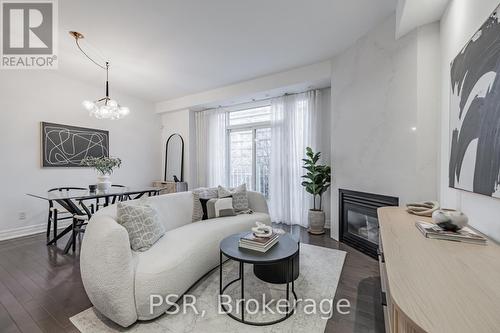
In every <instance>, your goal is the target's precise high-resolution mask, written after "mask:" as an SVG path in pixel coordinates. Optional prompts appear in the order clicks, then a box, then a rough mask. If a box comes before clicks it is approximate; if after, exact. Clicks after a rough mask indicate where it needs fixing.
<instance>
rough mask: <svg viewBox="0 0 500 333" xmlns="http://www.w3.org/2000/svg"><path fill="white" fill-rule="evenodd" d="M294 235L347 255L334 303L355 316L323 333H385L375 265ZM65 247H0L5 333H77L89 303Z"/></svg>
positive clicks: (26, 241) (37, 243)
mask: <svg viewBox="0 0 500 333" xmlns="http://www.w3.org/2000/svg"><path fill="white" fill-rule="evenodd" d="M295 232H298V233H300V237H301V241H302V242H303V243H308V244H313V245H317V246H324V247H328V248H333V249H339V250H343V251H346V252H347V256H346V260H345V264H344V269H343V271H342V275H341V278H340V282H339V285H338V288H337V293H336V296H335V302H337V300H339V299H342V298H345V299H348V300H349V302H350V303H351V312H350V314H348V315H341V314H339V313H337V312H335V314H334V315H333V317H332V318H331V319H329V320H328V323H327V326H326V330H325V332H328V333H333V332H341V333H344V332H356V333H358V332H384V319H383V313H382V307H381V305H380V304H381V303H380V277H379V270H378V263H377V261H376V260H374V259H372V258H370V257H368V256H366V255H364V254H362V253H360V252H358V251H356V250H354V249H353V248H351V247H349V246H347V245H344V244H341V243H339V242H336V241H334V240H333V239H331V238H330V237H328V236H326V235H321V236H313V235H310V234H308V233H307V231H306V230H305V229H303V228H299V229H295ZM65 241H66V239H62V240H61V241H59V242H58V246H59V248H57V247H54V246H49V247H47V246H45V235H44V234H39V235H33V236H28V237H23V238H17V239H11V240H7V241H1V242H0V332H1V333H10V332H50V333H57V332H78V330H77V329H76V328H75V327H74V326H73V325H72V324H71V322H70V321H69V318H70V317H72V316H74V315H75V314H77V313H79V312H81V311H83V310H85V309H87V308H89V307H90V306H91V303H90V301H89V299H88V298H87V295H86V294H85V290H84V288H83V284H82V281H81V279H80V266H79V253H78V251H77V253H76V254H70V255H64V254H63V251H62V249H61V248H62V247H63V246H64V244H65ZM325 283H326V281H325Z"/></svg>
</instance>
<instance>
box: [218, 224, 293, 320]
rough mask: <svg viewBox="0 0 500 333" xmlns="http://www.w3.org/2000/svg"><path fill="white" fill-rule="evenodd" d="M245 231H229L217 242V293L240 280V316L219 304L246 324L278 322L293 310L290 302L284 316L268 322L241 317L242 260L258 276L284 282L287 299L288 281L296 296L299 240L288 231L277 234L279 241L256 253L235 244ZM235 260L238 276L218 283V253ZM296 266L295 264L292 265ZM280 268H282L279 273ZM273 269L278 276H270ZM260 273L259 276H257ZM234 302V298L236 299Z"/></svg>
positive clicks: (243, 315)
mask: <svg viewBox="0 0 500 333" xmlns="http://www.w3.org/2000/svg"><path fill="white" fill-rule="evenodd" d="M247 233H248V232H243V233H239V234H235V235H231V236H229V237H227V238H224V239H223V240H222V242H221V243H220V257H219V297H220V296H222V295H223V294H224V291H225V290H226V289H227V288H228V287H229V286H230V285H232V284H233V283H235V282H237V281H241V296H240V307H241V308H240V311H241V318H239V317H236V316H235V315H234V314H232V313H230V312H229V311H228V310H227V308H226V306H225V305H224V304H221V308H222V309H223V310H224V312H225V313H226V314H227V315H228V316H229V317H231V318H233V319H234V320H237V321H239V322H241V323H244V324H248V325H256V326H265V325H273V324H276V323H279V322H281V321H283V320H285V319H287V318H288V317H290V316H291V315H292V314H293V313H294V308H293V307H292V309H290V304H289V303H288V305H287V311H286V314H285V316H284V317H282V318H280V319H277V320H273V321H268V322H253V321H248V320H245V278H244V274H243V268H244V264H245V263H247V264H253V265H254V272H255V274H256V276H257V277H259V278H260V279H262V280H264V281H267V282H271V283H283V284H285V283H286V300H287V301H288V302H290V283H291V285H292V288H291V290H292V294H293V297H294V298H295V300H297V294H295V284H294V281H295V279H296V278H297V277H298V275H299V267H298V257H299V248H300V246H299V242H297V241H296V240H295V239H293V238H292V237H291V236H290V235H289V234H283V235H281V236H280V238H279V241H278V243H277V244H275V245H274V246H273V247H272V248H270V249H269V250H268V251H267V252H265V253H260V252H257V251H253V250H248V249H243V248H240V247H239V246H238V244H239V240H240V238H241V237H243V236H245V235H246V234H247ZM223 255H224V256H226V257H228V258H229V259H232V260H234V261H237V262H239V276H238V278H236V279H234V280H233V281H231V282H229V283H228V284H226V285H225V286H224V285H223V283H222V262H223V261H222V256H223ZM294 266H297V267H294ZM280 272H282V273H281V274H280ZM274 273H277V276H278V277H274V278H273V277H272V274H274ZM259 275H260V276H259ZM236 304H237V302H236Z"/></svg>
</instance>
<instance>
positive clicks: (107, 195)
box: [26, 187, 161, 253]
mask: <svg viewBox="0 0 500 333" xmlns="http://www.w3.org/2000/svg"><path fill="white" fill-rule="evenodd" d="M160 190H161V189H160V188H158V187H111V188H110V189H108V190H96V191H91V190H76V189H72V190H67V191H66V190H65V191H47V192H40V193H36V192H34V193H26V194H27V195H28V196H31V197H34V198H38V199H42V200H46V201H52V202H57V203H58V204H59V205H61V206H62V207H63V208H64V209H66V211H67V212H68V213H70V214H71V215H73V216H74V217H76V216H85V215H86V216H87V217H88V218H89V219H90V218H91V216H92V214H93V213H94V211H93V210H92V209H90V208H89V207H88V206H87V205H86V204H85V202H89V201H90V200H98V199H102V200H104V204H103V206H108V205H109V204H110V202H111V201H112V199H113V198H120V199H125V200H135V199H139V198H141V197H143V196H145V195H147V196H155V195H158V194H159V192H160ZM120 199H119V200H120ZM74 223H75V221H73V223H72V224H70V225H69V226H67V227H66V228H65V229H64V230H62V231H61V232H59V233H58V234H57V235H56V236H55V237H54V238H53V239H51V240H50V241H49V242H48V243H47V245H52V244H55V243H56V242H57V240H58V239H60V238H61V237H63V236H64V235H66V234H68V233H69V232H72V230H73V228H74ZM75 242H76V240H75V237H74V233H73V237H70V238H69V240H68V242H67V244H66V247H65V249H64V253H68V251H69V249H70V247H72V246H73V244H74V243H75ZM73 248H74V246H73Z"/></svg>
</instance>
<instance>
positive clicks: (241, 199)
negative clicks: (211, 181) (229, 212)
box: [218, 184, 249, 211]
mask: <svg viewBox="0 0 500 333" xmlns="http://www.w3.org/2000/svg"><path fill="white" fill-rule="evenodd" d="M218 194H219V198H227V197H229V196H232V197H233V208H234V209H235V210H236V211H241V210H248V208H249V206H248V196H247V185H246V184H241V185H240V186H238V187H235V188H232V189H228V188H225V187H222V186H220V185H219V187H218Z"/></svg>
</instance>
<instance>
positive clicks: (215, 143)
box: [195, 109, 227, 187]
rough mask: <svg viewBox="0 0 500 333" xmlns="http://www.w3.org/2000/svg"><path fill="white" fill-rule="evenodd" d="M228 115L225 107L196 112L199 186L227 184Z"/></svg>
mask: <svg viewBox="0 0 500 333" xmlns="http://www.w3.org/2000/svg"><path fill="white" fill-rule="evenodd" d="M226 117H227V112H226V111H225V110H223V109H214V110H207V111H200V112H196V114H195V123H196V172H197V178H198V179H197V180H198V186H201V187H211V186H217V185H227V184H226V183H227V182H226V178H227V169H226V167H227V166H226V164H227V163H226V162H227V157H226V151H227V149H226V147H227V142H226V141H227V135H226Z"/></svg>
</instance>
